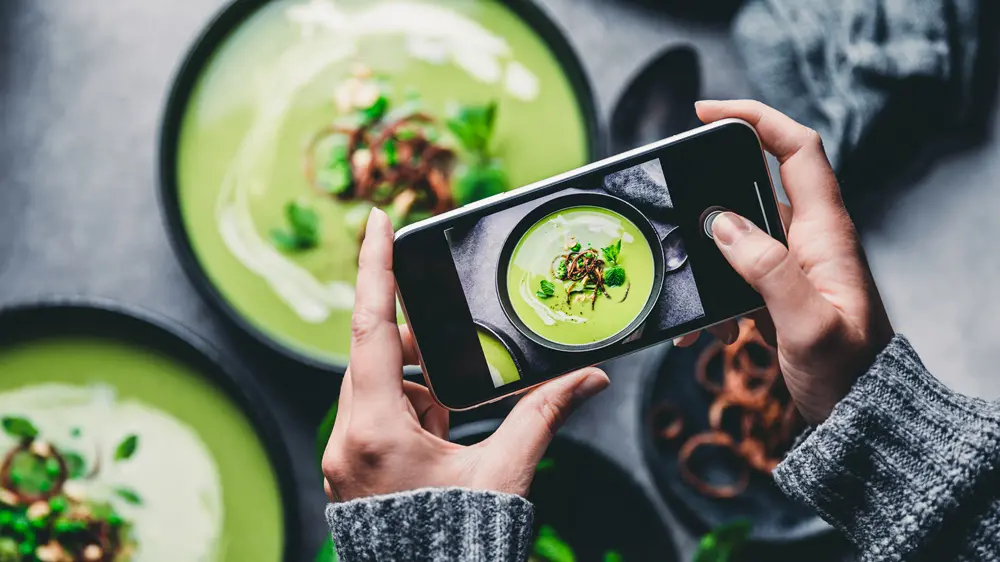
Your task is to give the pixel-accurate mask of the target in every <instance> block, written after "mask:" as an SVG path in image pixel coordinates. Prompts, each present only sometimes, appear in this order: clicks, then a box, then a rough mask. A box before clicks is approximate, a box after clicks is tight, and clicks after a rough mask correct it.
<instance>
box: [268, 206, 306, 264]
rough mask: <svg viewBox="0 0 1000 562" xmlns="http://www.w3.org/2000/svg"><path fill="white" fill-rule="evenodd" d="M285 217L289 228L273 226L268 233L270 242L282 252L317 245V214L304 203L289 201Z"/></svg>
mask: <svg viewBox="0 0 1000 562" xmlns="http://www.w3.org/2000/svg"><path fill="white" fill-rule="evenodd" d="M285 219H286V220H287V221H288V225H289V226H290V227H291V228H290V229H285V228H275V229H273V230H271V232H269V233H268V237H269V238H270V239H271V243H272V244H274V246H275V247H276V248H278V249H279V250H281V251H283V252H295V251H298V250H308V249H310V248H315V247H316V246H317V245H319V215H318V214H316V211H314V210H313V209H312V208H310V207H309V206H308V205H306V204H305V203H302V202H299V201H289V202H288V203H287V204H286V205H285Z"/></svg>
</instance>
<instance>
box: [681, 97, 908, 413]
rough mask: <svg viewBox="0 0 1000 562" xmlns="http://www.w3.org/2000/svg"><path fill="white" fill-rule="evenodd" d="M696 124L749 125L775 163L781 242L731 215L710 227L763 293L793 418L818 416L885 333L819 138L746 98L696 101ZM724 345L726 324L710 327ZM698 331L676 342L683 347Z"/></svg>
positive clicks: (764, 322) (732, 326) (763, 324)
mask: <svg viewBox="0 0 1000 562" xmlns="http://www.w3.org/2000/svg"><path fill="white" fill-rule="evenodd" d="M695 107H696V109H697V112H698V117H699V118H700V119H701V120H702V121H704V122H705V123H712V122H714V121H718V120H720V119H725V118H730V117H736V118H739V119H742V120H744V121H746V122H748V123H750V124H751V125H753V126H754V128H755V129H757V134H758V136H759V137H760V140H761V142H762V143H763V145H764V148H765V149H766V150H767V151H768V152H770V153H771V154H773V155H774V156H775V157H776V158H777V159H778V161H779V162H780V163H781V183H782V185H783V186H784V188H785V192H786V193H787V194H788V199H789V202H790V203H791V208H790V209H789V208H788V207H787V206H785V205H780V207H781V211H782V221H783V222H784V224H785V228H786V231H787V233H788V248H785V246H783V245H782V244H781V243H779V242H778V241H776V240H775V239H773V238H771V237H770V236H769V235H768V234H767V233H765V232H764V231H762V230H760V229H759V228H757V227H756V226H755V225H754V224H753V223H752V222H750V221H748V220H746V219H744V218H743V217H741V216H739V215H736V214H734V213H729V212H727V213H723V214H722V215H720V216H719V217H718V218H716V219H715V221H714V222H713V224H712V233H713V236H714V238H715V242H716V244H717V245H718V247H719V249H720V250H721V251H722V253H723V254H724V255H725V256H726V259H727V260H729V263H730V264H732V266H733V268H734V269H736V271H737V272H738V273H739V274H740V275H741V276H743V278H744V279H746V280H747V282H748V283H750V285H751V286H753V288H754V289H756V290H757V292H759V293H760V294H761V296H762V297H764V302H765V303H766V304H767V309H766V311H762V312H763V314H755V315H754V318H755V319H756V320H757V326H758V328H760V330H761V332H762V334H763V335H764V337H765V339H767V340H768V341H769V342H770V343H771V344H772V345H774V344H776V345H777V348H778V360H779V362H780V365H781V372H782V373H783V374H784V377H785V383H786V384H787V385H788V390H789V391H790V393H791V395H792V399H793V400H795V404H796V406H797V407H798V409H799V412H800V413H801V414H802V416H803V417H804V418H805V419H806V421H808V422H809V423H811V424H819V423H820V422H822V421H823V420H825V419H826V418H827V417H828V416H829V415H830V412H831V411H832V410H833V407H834V406H835V405H836V404H837V402H839V401H840V400H841V399H842V398H843V397H844V396H845V395H846V394H847V392H848V391H849V390H850V389H851V386H852V385H853V384H854V381H855V380H856V379H857V378H858V377H859V376H861V375H862V374H863V373H864V372H865V371H866V370H867V369H868V368H869V367H870V366H871V365H872V363H873V362H874V361H875V357H876V356H877V355H878V353H879V352H880V351H882V349H883V348H885V346H886V345H887V344H888V343H889V341H890V340H891V339H892V337H893V329H892V325H891V324H890V323H889V317H888V316H887V315H886V312H885V307H884V306H883V305H882V299H881V297H879V294H878V289H877V288H876V286H875V281H874V279H873V278H872V275H871V271H870V270H869V269H868V264H867V262H866V260H865V257H864V251H863V249H862V248H861V243H860V241H859V240H858V235H857V232H856V231H855V229H854V224H853V223H852V222H851V219H850V217H849V216H848V214H847V211H846V209H845V208H844V203H843V201H842V200H841V197H840V188H839V186H838V184H837V178H836V176H835V175H834V173H833V170H832V168H831V167H830V163H829V161H828V160H827V159H826V154H825V153H824V152H823V144H822V142H821V140H820V137H819V135H818V134H817V133H816V132H815V131H813V130H812V129H809V128H807V127H805V126H803V125H801V124H799V123H796V122H795V121H793V120H792V119H791V118H789V117H788V116H786V115H783V114H782V113H779V112H778V111H776V110H774V109H772V108H770V107H768V106H766V105H764V104H762V103H759V102H755V101H703V102H698V103H697V104H696V105H695ZM711 331H712V332H713V333H715V334H716V335H718V336H720V337H721V339H723V340H725V341H727V343H731V342H732V341H733V340H735V338H736V334H738V327H737V326H736V323H735V321H730V322H727V323H725V324H722V325H719V326H714V327H713V328H712V330H711ZM696 339H697V334H692V335H689V336H685V337H683V338H681V339H680V340H679V341H678V342H677V344H678V345H682V346H683V345H690V344H691V343H693V342H694V340H696Z"/></svg>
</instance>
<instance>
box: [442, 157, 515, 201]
mask: <svg viewBox="0 0 1000 562" xmlns="http://www.w3.org/2000/svg"><path fill="white" fill-rule="evenodd" d="M455 175H456V177H455V181H454V182H452V188H451V191H452V196H453V197H454V199H455V202H456V203H458V204H459V205H465V204H467V203H472V202H473V201H479V200H480V199H486V198H487V197H491V196H493V195H497V194H498V193H503V192H504V191H507V187H508V186H509V185H510V182H509V180H508V179H507V173H506V172H505V171H504V170H503V167H501V166H500V163H499V162H497V161H494V160H490V161H485V162H483V161H478V160H477V161H474V162H471V163H468V164H466V165H464V166H460V167H459V168H458V169H457V170H456V174H455Z"/></svg>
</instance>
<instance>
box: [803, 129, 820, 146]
mask: <svg viewBox="0 0 1000 562" xmlns="http://www.w3.org/2000/svg"><path fill="white" fill-rule="evenodd" d="M803 128H804V129H805V130H804V131H803V132H802V145H803V146H804V147H809V148H814V149H818V150H820V151H822V150H823V137H822V136H820V134H819V132H818V131H816V129H812V128H810V127H806V126H805V125H803Z"/></svg>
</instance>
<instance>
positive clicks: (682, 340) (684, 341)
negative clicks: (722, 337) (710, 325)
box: [674, 330, 701, 347]
mask: <svg viewBox="0 0 1000 562" xmlns="http://www.w3.org/2000/svg"><path fill="white" fill-rule="evenodd" d="M700 337H701V331H700V330H699V331H697V332H695V333H693V334H684V335H683V336H681V337H679V338H674V346H675V347H688V346H690V345H691V344H693V343H694V342H696V341H698V338H700Z"/></svg>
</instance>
